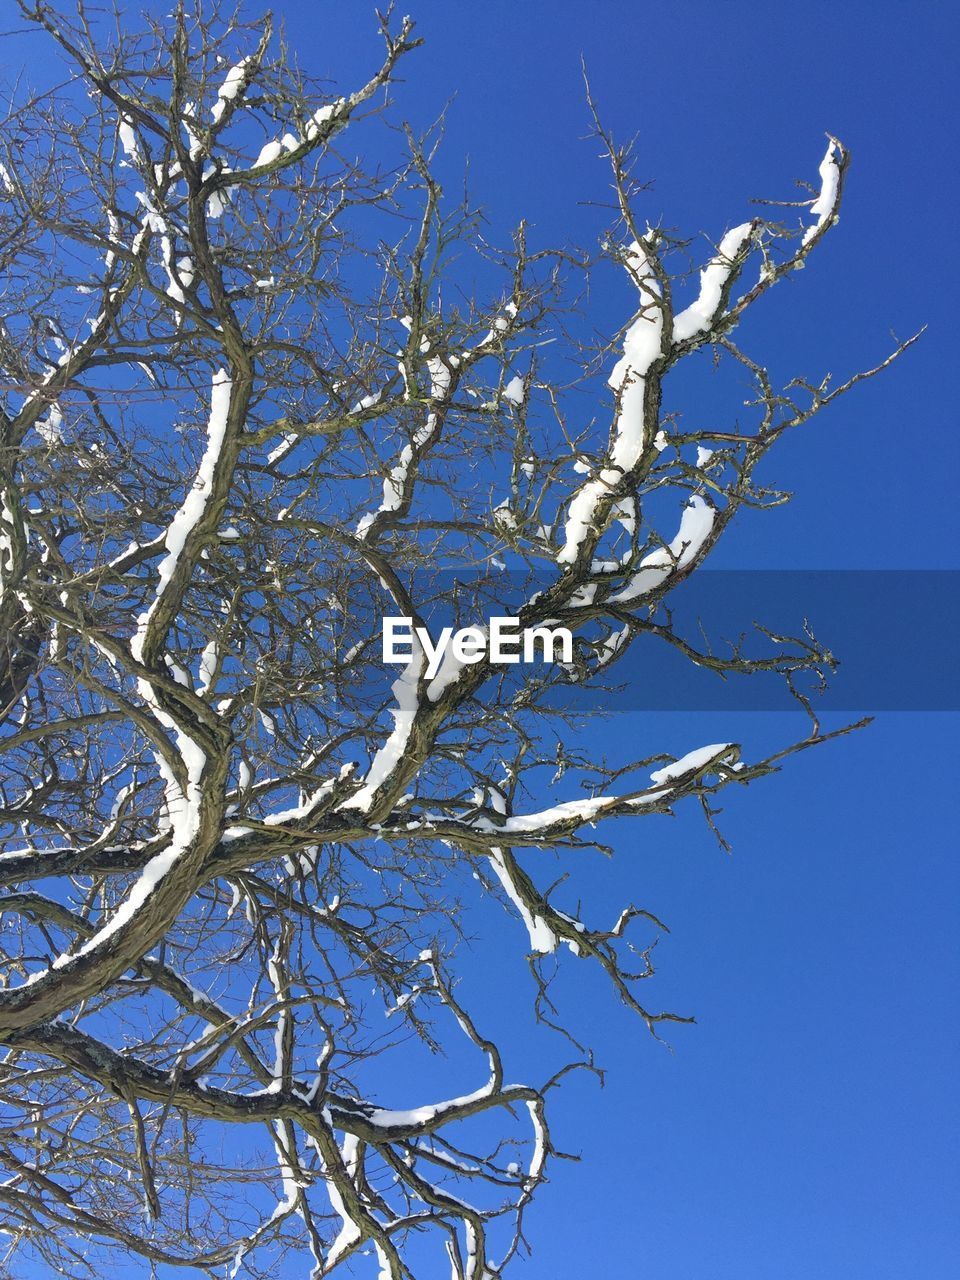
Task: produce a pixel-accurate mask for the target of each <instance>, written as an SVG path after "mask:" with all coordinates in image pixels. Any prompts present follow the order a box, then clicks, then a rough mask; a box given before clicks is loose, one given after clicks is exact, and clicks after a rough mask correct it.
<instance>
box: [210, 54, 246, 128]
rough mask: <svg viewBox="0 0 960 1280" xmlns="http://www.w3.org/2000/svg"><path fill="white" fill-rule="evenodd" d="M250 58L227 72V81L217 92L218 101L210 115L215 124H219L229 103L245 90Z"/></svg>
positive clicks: (241, 60)
mask: <svg viewBox="0 0 960 1280" xmlns="http://www.w3.org/2000/svg"><path fill="white" fill-rule="evenodd" d="M249 62H250V59H249V58H241V59H240V61H239V62H238V63H237V65H236V66H235V67H231V68H230V70H229V71H228V72H227V75H226V79H225V80H224V82H223V84H222V85H221V86H220V88H219V89H218V90H217V100H216V102H215V103H214V104H213V107H212V109H211V112H210V114H211V115H212V116H213V123H214V124H219V122H220V117H221V116H222V115H223V113H224V111H226V109H227V103H228V102H232V101H233V100H234V98H236V96H237V94H238V93H239V92H240V90H241V89H242V88H243V85H244V82H245V80H246V75H247V64H248V63H249Z"/></svg>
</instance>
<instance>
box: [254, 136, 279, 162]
mask: <svg viewBox="0 0 960 1280" xmlns="http://www.w3.org/2000/svg"><path fill="white" fill-rule="evenodd" d="M282 155H283V143H282V142H279V141H278V140H277V139H274V140H273V142H267V143H265V144H264V146H263V148H262V149H261V151H260V154H259V155H258V156H257V158H256V160H254V162H253V167H254V169H259V168H260V167H261V166H262V165H265V164H272V163H273V162H274V160H278V159H279V158H280V156H282Z"/></svg>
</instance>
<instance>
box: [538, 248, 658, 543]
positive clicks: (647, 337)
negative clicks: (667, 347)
mask: <svg viewBox="0 0 960 1280" xmlns="http://www.w3.org/2000/svg"><path fill="white" fill-rule="evenodd" d="M652 234H653V233H651V232H648V234H647V236H646V237H644V243H641V242H640V241H637V240H635V241H634V242H633V244H632V245H631V246H630V249H629V251H628V255H627V265H628V268H629V271H630V274H631V276H632V277H633V279H634V281H635V283H636V285H637V288H638V289H639V291H640V308H639V313H638V315H637V317H636V319H635V320H634V321H633V323H632V324H631V325H630V327H629V328H628V329H627V332H626V334H625V335H624V339H623V355H622V356H621V357H620V359H619V360H618V361H617V363H616V364H615V365H614V367H613V371H612V372H611V374H610V377H609V379H608V380H607V381H608V385H609V386H610V388H611V389H612V390H613V391H615V392H616V394H617V397H618V407H617V415H616V419H615V421H614V428H613V445H612V448H611V449H610V454H609V466H606V467H604V468H602V469H601V471H600V473H599V475H597V476H595V477H594V478H592V479H590V480H588V481H587V482H586V483H585V484H584V485H582V486H581V488H580V489H579V490H578V491H577V493H576V494H575V495H574V497H573V498H572V499H571V501H570V504H569V506H568V508H567V520H566V526H565V530H564V544H563V546H562V547H561V548H560V550H559V552H558V553H557V563H558V564H573V563H574V561H575V560H576V558H577V556H578V555H579V552H580V547H581V545H582V544H583V541H584V539H585V538H586V536H587V533H588V532H589V530H590V528H591V527H592V525H593V523H594V520H595V519H596V517H597V515H598V512H599V508H600V505H601V503H602V501H603V499H604V497H605V496H606V495H607V493H608V492H609V490H610V488H611V486H612V485H615V484H617V483H618V482H619V481H620V480H621V479H622V477H623V475H624V473H625V472H629V471H631V470H632V469H633V468H634V467H635V466H636V464H637V462H638V461H639V459H640V456H641V454H642V452H643V446H644V439H643V428H644V404H645V400H646V379H647V374H648V373H649V371H650V368H651V366H652V365H653V363H654V362H655V361H656V360H657V359H658V358H659V357H660V355H661V354H662V344H663V311H662V309H661V303H660V286H659V284H658V283H657V281H656V279H655V277H654V273H653V265H652V262H651V259H650V257H649V255H648V251H647V250H648V248H649V247H650V244H651V242H652Z"/></svg>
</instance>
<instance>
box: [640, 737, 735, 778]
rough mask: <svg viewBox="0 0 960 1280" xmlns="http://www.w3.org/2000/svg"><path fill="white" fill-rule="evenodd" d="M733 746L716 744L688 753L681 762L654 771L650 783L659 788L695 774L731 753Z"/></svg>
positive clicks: (731, 744)
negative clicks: (689, 774)
mask: <svg viewBox="0 0 960 1280" xmlns="http://www.w3.org/2000/svg"><path fill="white" fill-rule="evenodd" d="M733 745H734V744H733V743H732V742H714V743H713V744H712V745H711V746H709V747H697V748H696V750H695V751H688V752H687V754H686V755H685V756H681V757H680V759H679V760H674V762H673V764H667V765H664V766H663V768H662V769H654V771H653V773H651V775H650V781H651V782H652V783H653V784H654V786H657V787H659V786H662V785H663V784H664V783H666V782H673V781H674V780H675V779H676V778H682V777H683V776H684V775H685V774H688V773H694V772H696V771H697V770H699V769H702V768H703V767H704V765H708V764H710V763H711V762H712V761H716V760H718V759H719V757H720V756H722V755H723V754H724V752H727V751H730V750H731V749H732V748H733Z"/></svg>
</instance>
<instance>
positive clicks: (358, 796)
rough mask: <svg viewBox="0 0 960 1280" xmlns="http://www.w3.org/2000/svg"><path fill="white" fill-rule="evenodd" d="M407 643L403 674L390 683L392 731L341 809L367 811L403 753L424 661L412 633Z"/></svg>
mask: <svg viewBox="0 0 960 1280" xmlns="http://www.w3.org/2000/svg"><path fill="white" fill-rule="evenodd" d="M410 645H411V658H410V661H409V662H408V663H407V665H406V667H404V669H403V674H402V675H401V676H400V677H399V678H398V679H397V680H395V681H394V682H393V695H394V697H395V698H396V699H397V705H396V707H394V708H393V709H392V710H391V713H390V714H391V715H392V716H393V731H392V732H391V734H390V736H389V737H388V738H387V739H386V741H385V742H384V744H383V746H382V747H380V748H379V750H378V751H377V753H376V755H375V756H374V757H373V760H372V761H371V763H370V768H369V769H368V770H367V774H366V777H365V778H364V780H363V786H362V787H361V788H360V789H359V791H356V792H355V793H354V794H353V795H352V796H350V797H349V798H348V799H347V800H345V801H344V802H343V804H342V805H341V806H340V808H342V809H360V810H361V811H362V812H363V813H368V812H369V810H370V806H371V805H372V804H373V801H374V798H375V796H376V794H377V789H378V788H379V787H380V785H381V783H383V782H384V781H386V779H387V778H388V777H389V776H390V774H391V773H392V772H393V771H394V769H395V768H396V767H397V765H398V764H399V763H400V761H401V760H402V759H403V757H404V755H405V753H406V750H407V744H408V742H409V741H410V735H411V733H412V732H413V723H414V720H415V719H416V715H417V711H418V710H419V708H420V699H419V694H418V692H417V690H418V686H419V683H420V676H421V674H422V672H423V669H424V665H425V661H426V659H425V655H424V652H423V649H422V647H421V645H420V642H419V641H418V640H417V639H416V634H415V633H413V634H412V635H411V637H410Z"/></svg>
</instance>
